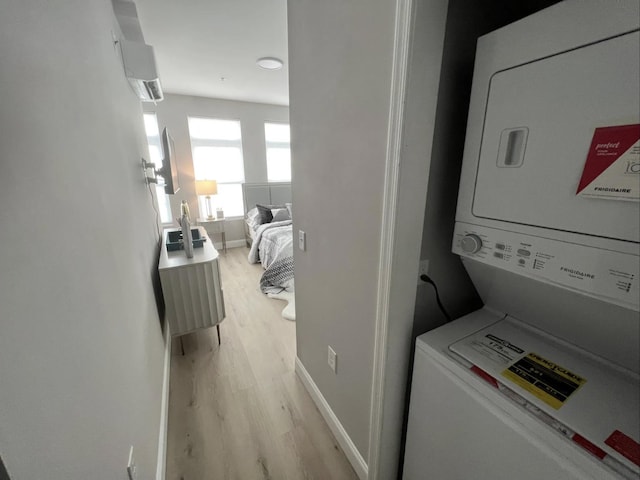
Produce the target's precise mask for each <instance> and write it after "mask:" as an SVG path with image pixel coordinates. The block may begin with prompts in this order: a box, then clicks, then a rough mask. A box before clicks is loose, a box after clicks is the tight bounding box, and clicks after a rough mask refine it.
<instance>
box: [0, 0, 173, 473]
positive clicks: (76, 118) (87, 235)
mask: <svg viewBox="0 0 640 480" xmlns="http://www.w3.org/2000/svg"><path fill="white" fill-rule="evenodd" d="M113 29H117V27H116V26H115V19H114V17H113V12H112V7H111V2H109V1H108V0H68V1H65V2H50V1H46V0H31V1H29V2H21V1H3V2H2V3H0V64H1V65H2V68H0V99H1V100H0V102H1V107H0V225H2V226H1V227H0V245H2V249H1V250H0V385H1V387H0V455H1V456H2V459H3V461H4V463H5V466H6V468H7V470H8V473H9V475H10V476H11V478H13V479H15V480H22V479H24V480H30V479H45V478H46V479H51V480H72V479H78V480H85V479H90V478H92V479H93V478H95V479H98V478H105V479H107V478H108V479H125V478H126V473H125V472H126V471H125V468H126V463H127V459H128V454H129V446H130V445H134V446H135V452H136V458H137V463H138V469H139V474H138V475H139V478H141V479H142V478H144V479H150V478H153V477H154V475H155V471H156V457H157V449H158V432H159V422H160V405H161V390H162V372H163V353H164V352H163V343H164V342H163V337H162V332H161V328H160V320H159V317H158V311H157V307H156V301H155V296H154V288H153V287H154V281H156V279H157V275H156V265H157V250H158V234H157V230H156V224H155V221H154V218H155V217H154V213H153V209H152V206H151V197H150V193H149V191H148V190H147V187H146V185H145V183H144V181H143V178H142V173H141V168H140V157H141V156H142V155H143V153H144V151H145V149H146V142H145V136H144V128H143V122H142V110H141V107H140V104H139V102H138V101H137V100H136V98H135V96H134V95H133V93H132V92H131V90H130V88H129V86H128V83H127V81H126V79H125V77H124V75H123V72H122V66H121V62H120V60H119V58H118V54H117V51H116V49H114V46H113V43H112V37H111V31H112V30H113Z"/></svg>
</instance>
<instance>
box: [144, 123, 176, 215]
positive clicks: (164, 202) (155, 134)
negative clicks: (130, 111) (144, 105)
mask: <svg viewBox="0 0 640 480" xmlns="http://www.w3.org/2000/svg"><path fill="white" fill-rule="evenodd" d="M144 129H145V131H146V132H147V143H148V144H149V158H150V160H151V162H153V163H155V164H156V168H161V167H162V146H161V143H160V130H159V129H158V119H157V118H156V114H155V113H145V114H144ZM156 196H157V198H158V210H159V212H160V221H161V222H162V223H171V204H170V203H169V195H167V194H166V193H164V187H163V186H160V185H156Z"/></svg>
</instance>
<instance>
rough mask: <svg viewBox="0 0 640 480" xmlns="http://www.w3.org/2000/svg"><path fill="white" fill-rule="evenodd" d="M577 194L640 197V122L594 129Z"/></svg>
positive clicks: (611, 198) (607, 197)
mask: <svg viewBox="0 0 640 480" xmlns="http://www.w3.org/2000/svg"><path fill="white" fill-rule="evenodd" d="M576 193H577V195H579V196H582V197H591V198H601V199H606V200H631V201H638V200H640V124H637V125H623V126H617V127H604V128H596V131H595V132H594V134H593V139H592V141H591V147H590V148H589V153H588V155H587V160H586V162H585V164H584V169H583V171H582V177H581V178H580V183H579V185H578V191H577V192H576Z"/></svg>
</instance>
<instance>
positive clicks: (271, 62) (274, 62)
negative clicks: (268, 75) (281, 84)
mask: <svg viewBox="0 0 640 480" xmlns="http://www.w3.org/2000/svg"><path fill="white" fill-rule="evenodd" d="M256 63H257V64H258V66H259V67H260V68H264V69H265V70H280V69H281V68H282V66H283V65H284V62H283V61H282V60H280V59H279V58H276V57H262V58H259V59H258V60H256Z"/></svg>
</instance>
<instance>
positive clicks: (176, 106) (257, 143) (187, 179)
mask: <svg viewBox="0 0 640 480" xmlns="http://www.w3.org/2000/svg"><path fill="white" fill-rule="evenodd" d="M144 110H145V112H155V113H156V115H157V117H158V125H159V126H160V129H162V128H163V127H168V128H169V131H170V132H171V136H172V137H173V139H174V142H175V146H176V155H177V158H178V169H179V172H180V191H179V192H178V193H177V194H176V195H172V196H170V199H171V210H172V213H173V217H174V218H175V217H176V216H178V215H179V213H180V202H181V201H182V200H186V201H187V202H188V203H189V207H190V209H191V213H192V216H193V214H194V213H197V211H198V200H197V197H196V193H195V183H194V174H193V160H192V157H191V141H190V139H189V127H188V124H187V117H189V116H196V117H197V116H200V117H210V118H221V119H225V120H240V124H241V128H242V154H243V156H244V167H245V168H244V175H245V181H246V182H247V183H251V182H266V181H267V158H266V147H265V143H264V122H281V123H288V122H289V109H288V107H282V106H278V105H266V104H263V103H249V102H236V101H232V100H219V99H213V98H203V97H191V96H187V95H170V94H169V95H166V96H165V99H164V100H163V101H162V102H159V103H158V104H157V105H154V104H145V106H144ZM198 216H199V215H198ZM243 222H244V221H243V220H242V219H236V220H233V219H231V220H227V222H226V225H225V226H226V237H227V242H230V241H233V240H242V239H244V223H243Z"/></svg>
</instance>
